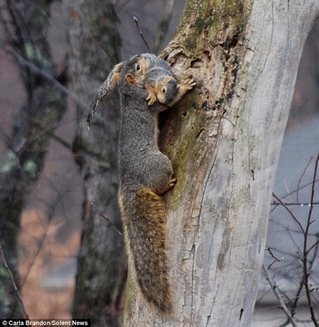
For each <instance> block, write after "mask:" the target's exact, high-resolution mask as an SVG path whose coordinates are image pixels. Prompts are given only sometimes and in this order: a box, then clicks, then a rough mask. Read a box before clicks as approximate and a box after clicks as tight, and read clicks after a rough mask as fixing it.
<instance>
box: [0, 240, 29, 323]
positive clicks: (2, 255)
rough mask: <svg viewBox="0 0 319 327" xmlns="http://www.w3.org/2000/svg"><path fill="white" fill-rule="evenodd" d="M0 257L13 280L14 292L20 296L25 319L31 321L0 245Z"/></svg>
mask: <svg viewBox="0 0 319 327" xmlns="http://www.w3.org/2000/svg"><path fill="white" fill-rule="evenodd" d="M0 257H1V260H2V262H3V264H4V267H5V268H6V270H7V271H8V274H9V276H10V279H11V282H12V285H13V287H14V290H15V292H16V294H17V296H18V299H19V302H20V304H21V307H22V311H23V313H24V315H25V318H26V319H30V318H29V315H28V313H27V311H26V309H25V306H24V303H23V300H22V297H21V295H20V292H19V290H18V287H17V284H16V282H15V281H14V277H13V274H12V272H11V270H10V268H9V266H8V263H7V260H6V258H5V256H4V253H3V250H2V246H1V245H0Z"/></svg>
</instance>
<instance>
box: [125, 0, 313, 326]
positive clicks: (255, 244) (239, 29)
mask: <svg viewBox="0 0 319 327" xmlns="http://www.w3.org/2000/svg"><path fill="white" fill-rule="evenodd" d="M318 15H319V2H318V1H317V0H309V1H307V2H304V1H294V2H291V1H290V2H289V1H284V0H282V1H276V2H269V1H267V0H258V1H257V0H256V1H252V0H251V1H239V0H238V1H216V0H206V1H188V2H187V4H186V8H185V10H184V15H183V18H182V21H181V24H180V26H179V29H178V31H177V34H176V36H175V38H174V39H173V41H172V42H171V43H170V44H169V45H168V47H167V48H166V50H165V52H164V54H163V56H164V57H165V58H166V59H167V60H168V61H170V62H172V63H173V66H174V69H175V70H176V71H177V72H179V71H185V70H186V69H188V70H189V71H190V72H191V73H192V74H193V76H194V78H195V80H196V81H197V84H198V87H197V89H196V90H195V91H193V92H192V93H190V94H189V95H187V96H186V97H185V99H184V100H182V101H181V102H180V103H179V104H178V105H177V106H176V107H174V108H173V109H171V110H170V112H169V113H168V114H167V115H166V116H165V121H166V122H165V126H164V128H162V132H163V133H162V144H163V148H164V149H165V152H166V153H167V154H168V155H169V157H170V158H171V159H172V162H173V167H174V171H175V174H176V177H177V180H178V182H177V185H176V186H175V188H174V189H173V190H172V191H171V192H169V194H168V195H167V210H168V227H169V235H168V238H169V244H170V254H171V265H172V268H171V269H172V279H173V283H174V285H175V287H174V289H175V300H176V308H175V309H176V316H175V317H174V318H171V319H167V320H166V319H164V318H162V317H160V316H157V315H156V314H154V313H153V312H152V311H149V309H148V307H146V306H145V305H144V304H143V302H142V301H141V299H140V297H139V296H138V295H137V296H135V294H136V292H135V288H136V287H135V285H134V282H133V281H132V280H130V283H129V291H128V299H127V307H126V311H125V326H126V327H127V326H196V327H198V326H249V325H250V320H251V317H252V313H253V308H254V302H255V297H256V293H257V287H258V281H259V275H260V271H261V264H262V261H263V256H264V245H265V240H266V232H267V223H268V213H269V205H270V200H271V192H272V187H273V182H274V178H275V173H276V167H277V162H278V158H279V152H280V147H281V142H282V139H283V135H284V131H285V126H286V122H287V119H288V116H289V111H290V105H291V99H292V94H293V90H294V84H295V79H296V74H297V69H298V64H299V59H300V56H301V53H302V50H303V46H304V43H305V40H306V38H307V35H308V33H309V31H310V30H311V28H312V26H313V23H314V21H315V19H316V17H318Z"/></svg>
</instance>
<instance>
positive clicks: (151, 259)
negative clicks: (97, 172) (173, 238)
mask: <svg viewBox="0 0 319 327" xmlns="http://www.w3.org/2000/svg"><path fill="white" fill-rule="evenodd" d="M120 207H121V211H122V215H123V218H124V225H125V236H126V242H127V243H128V244H127V248H128V252H129V258H130V262H131V264H132V265H133V266H134V267H133V268H134V269H133V270H134V271H135V277H136V280H137V283H138V285H139V288H140V290H141V292H142V294H143V296H144V298H145V299H146V301H147V302H148V303H149V304H150V305H151V306H153V307H154V308H155V309H156V310H157V311H158V312H160V313H161V314H164V315H171V314H172V313H173V296H172V288H171V284H170V278H169V268H168V267H169V263H168V258H167V253H166V248H167V244H166V242H167V241H166V234H167V233H166V230H167V228H166V213H165V210H164V204H163V200H162V198H161V197H160V196H158V195H157V194H155V193H154V192H152V191H151V190H150V189H147V188H144V189H141V190H139V191H138V192H137V193H136V194H134V196H132V197H131V198H130V199H126V201H123V198H121V196H120Z"/></svg>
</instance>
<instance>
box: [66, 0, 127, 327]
mask: <svg viewBox="0 0 319 327" xmlns="http://www.w3.org/2000/svg"><path fill="white" fill-rule="evenodd" d="M64 7H65V12H66V15H67V21H68V22H69V28H68V30H69V39H70V44H71V55H70V73H71V74H70V75H71V78H72V82H73V85H74V89H75V92H76V94H77V95H78V98H79V100H80V102H82V103H84V105H83V106H78V108H77V113H78V126H77V135H76V139H75V141H74V153H75V155H76V159H77V162H78V163H79V166H80V168H81V171H82V176H83V179H84V183H85V199H84V204H83V222H84V226H83V233H82V240H81V249H80V253H79V259H78V270H77V276H76V288H75V296H74V307H73V316H74V318H77V319H82V318H83V319H84V318H85V319H91V323H92V326H117V324H118V315H119V313H121V311H122V307H123V301H122V298H121V297H122V291H123V289H124V286H125V278H126V257H125V255H123V253H124V245H123V239H122V237H121V236H120V235H119V234H118V233H117V232H116V231H115V230H114V228H113V227H112V226H110V224H109V223H108V222H107V220H106V219H104V218H103V217H102V216H101V215H99V213H98V211H97V210H96V209H95V208H94V207H93V206H91V203H92V202H93V203H94V205H95V206H96V208H97V209H98V210H99V212H101V213H103V215H106V216H107V217H108V218H109V219H110V220H113V223H114V224H115V225H116V226H117V227H118V228H119V229H120V228H121V227H120V226H121V224H120V216H119V211H118V206H117V190H118V177H117V175H118V173H117V138H118V135H117V134H118V118H119V110H118V107H119V105H118V103H117V102H116V101H113V102H110V101H109V102H108V101H103V103H102V106H101V108H100V110H99V112H98V113H97V115H96V116H95V117H94V122H93V125H92V127H91V130H90V131H89V130H88V128H87V125H86V117H87V114H88V110H89V104H90V102H91V101H92V100H93V97H94V95H95V93H96V91H97V89H98V88H99V87H100V85H101V84H102V83H103V81H104V79H105V76H107V74H108V72H109V71H110V70H111V68H113V66H114V65H115V64H116V63H118V62H119V55H118V54H119V50H120V37H119V34H118V31H117V23H118V19H117V16H116V13H115V11H114V8H113V5H112V3H111V2H110V1H105V0H95V1H90V0H65V1H64ZM114 98H115V99H116V98H117V96H115V97H114Z"/></svg>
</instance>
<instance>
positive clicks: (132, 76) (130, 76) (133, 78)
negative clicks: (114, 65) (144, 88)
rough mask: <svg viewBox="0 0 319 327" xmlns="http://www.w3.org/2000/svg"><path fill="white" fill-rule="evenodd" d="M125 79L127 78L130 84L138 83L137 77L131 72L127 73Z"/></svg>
mask: <svg viewBox="0 0 319 327" xmlns="http://www.w3.org/2000/svg"><path fill="white" fill-rule="evenodd" d="M125 80H126V82H127V84H128V85H130V86H134V85H135V84H137V80H136V77H135V76H134V75H133V74H130V73H129V74H126V75H125Z"/></svg>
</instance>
